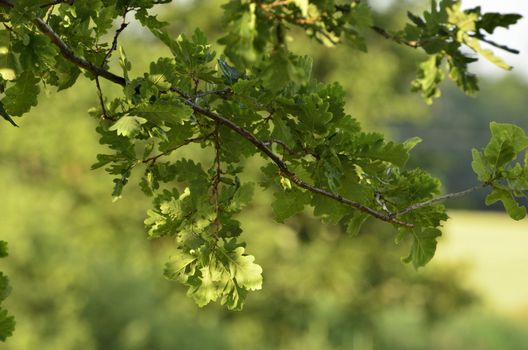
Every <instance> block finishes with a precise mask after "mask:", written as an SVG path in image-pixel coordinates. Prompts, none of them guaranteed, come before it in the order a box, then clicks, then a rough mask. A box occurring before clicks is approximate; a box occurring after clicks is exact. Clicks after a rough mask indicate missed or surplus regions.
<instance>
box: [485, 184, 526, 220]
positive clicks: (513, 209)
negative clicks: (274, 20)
mask: <svg viewBox="0 0 528 350" xmlns="http://www.w3.org/2000/svg"><path fill="white" fill-rule="evenodd" d="M498 201H501V202H502V204H503V205H504V209H506V212H507V213H508V215H509V216H510V217H511V218H512V219H513V220H517V221H519V220H522V219H524V218H525V217H526V208H525V207H523V206H521V205H519V204H518V203H517V201H516V200H515V197H514V196H513V194H512V193H511V192H510V191H508V190H506V189H502V188H497V187H494V188H493V190H492V191H491V193H490V194H489V195H488V196H487V197H486V205H492V204H493V203H495V202H498Z"/></svg>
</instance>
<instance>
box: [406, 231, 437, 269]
mask: <svg viewBox="0 0 528 350" xmlns="http://www.w3.org/2000/svg"><path fill="white" fill-rule="evenodd" d="M407 232H408V233H411V235H412V237H413V243H412V246H411V252H410V253H409V255H408V256H407V257H406V258H403V259H402V261H403V262H404V263H410V262H412V264H413V266H414V267H415V268H419V267H422V266H425V265H426V264H427V263H428V262H429V261H430V260H431V259H432V258H433V256H434V254H435V252H436V243H437V242H436V239H437V238H438V237H440V236H441V235H442V232H441V231H440V230H439V229H437V228H425V229H422V228H420V227H417V228H413V229H410V230H408V231H407Z"/></svg>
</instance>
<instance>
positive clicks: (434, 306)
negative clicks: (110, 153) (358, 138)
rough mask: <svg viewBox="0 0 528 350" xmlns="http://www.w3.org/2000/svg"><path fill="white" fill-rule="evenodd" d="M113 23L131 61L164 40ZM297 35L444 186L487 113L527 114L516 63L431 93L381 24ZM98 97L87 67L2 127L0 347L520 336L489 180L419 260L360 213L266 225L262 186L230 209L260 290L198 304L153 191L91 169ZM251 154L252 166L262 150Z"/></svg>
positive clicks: (371, 343)
mask: <svg viewBox="0 0 528 350" xmlns="http://www.w3.org/2000/svg"><path fill="white" fill-rule="evenodd" d="M398 3H399V4H400V5H401V3H400V2H398ZM407 6H409V5H407ZM385 10H386V12H384V13H379V14H378V16H379V18H378V20H379V21H380V22H382V23H384V24H385V25H386V26H387V27H389V28H390V27H392V28H398V27H400V26H401V21H402V20H403V19H404V12H403V11H404V9H403V8H400V7H399V6H398V4H396V5H393V7H389V8H385ZM204 13H206V14H207V16H205V15H203V14H204ZM160 16H161V17H162V18H164V19H166V20H168V21H170V22H171V23H173V24H172V26H171V30H172V31H173V32H174V33H175V34H176V33H179V32H181V31H185V32H190V31H192V30H193V29H194V28H195V27H200V28H202V29H203V30H204V31H205V32H206V33H207V34H208V35H209V37H210V38H211V39H212V40H214V39H217V38H218V37H219V36H220V34H221V33H222V27H221V23H220V17H221V10H220V8H219V6H218V2H217V1H213V0H211V1H205V0H204V1H184V2H182V1H179V2H175V3H174V6H172V7H168V8H166V9H165V10H164V11H163V12H162V13H160ZM123 38H124V40H125V41H124V42H123V44H124V46H125V48H126V51H127V53H128V56H129V58H130V59H131V61H132V62H133V64H134V71H135V73H136V74H141V72H142V71H144V70H145V67H147V66H148V63H149V62H150V61H151V60H155V59H157V57H158V56H160V55H168V53H167V52H166V51H164V50H163V49H162V48H161V47H160V46H159V45H158V44H157V43H156V41H155V40H154V39H153V38H152V37H150V36H148V35H147V34H146V33H145V32H143V31H141V30H140V29H139V28H137V27H131V28H129V29H127V32H126V34H125V35H124V36H123ZM292 38H293V39H292V42H291V43H290V46H291V48H292V49H293V50H297V51H300V52H302V53H308V54H310V55H313V56H314V58H315V67H314V69H315V74H316V76H317V78H318V79H321V80H323V81H326V82H330V81H335V80H337V81H339V82H340V83H341V84H342V85H343V86H344V87H345V90H346V91H347V92H348V96H349V104H348V108H349V112H350V113H351V114H352V115H353V116H355V117H356V118H358V119H360V120H361V121H362V122H363V124H364V125H365V127H366V128H368V129H372V130H381V131H384V132H387V133H389V135H391V137H392V138H394V139H398V140H399V139H404V138H406V137H408V136H415V135H418V136H421V137H423V138H424V143H423V144H422V145H420V146H419V147H418V148H417V149H416V152H415V156H414V158H413V160H412V162H411V164H410V166H422V167H425V168H426V169H428V170H429V171H431V172H432V173H433V174H435V175H436V176H439V177H441V178H442V180H443V181H444V184H445V186H446V190H447V191H456V190H461V189H464V188H465V187H467V186H471V185H473V184H474V182H475V178H474V176H473V175H472V173H471V168H470V164H469V163H470V161H469V157H470V148H471V147H474V146H477V147H481V146H483V145H484V144H485V143H486V142H487V140H488V138H489V133H488V131H487V125H488V122H489V121H490V120H496V121H503V122H506V121H508V122H515V123H517V124H519V125H521V126H523V127H525V128H526V127H528V118H526V110H528V100H527V99H526V98H525V96H526V91H528V90H527V86H526V83H525V82H524V81H523V80H522V79H521V78H518V77H516V76H514V75H510V76H508V77H506V78H496V79H494V80H489V79H488V80H484V81H483V82H482V92H481V94H479V96H478V97H477V98H469V97H466V96H464V95H462V94H460V93H459V92H458V91H457V90H456V89H455V88H453V87H452V86H450V85H448V84H447V85H446V86H445V88H444V97H443V99H441V100H440V101H439V102H437V103H436V104H435V105H434V106H433V107H432V108H428V107H426V106H425V104H424V103H423V101H421V100H420V98H419V97H418V96H415V95H412V94H411V93H409V81H410V80H411V79H412V76H413V74H414V69H415V62H416V59H419V58H420V56H419V54H418V53H416V52H410V51H409V50H407V49H405V48H404V49H402V48H398V47H395V46H394V45H391V44H390V43H386V42H383V41H381V40H380V39H379V38H377V37H371V38H370V37H369V42H370V49H369V50H370V52H369V54H362V53H358V52H356V51H353V50H352V49H350V48H347V47H346V46H341V47H338V48H334V49H327V48H323V47H321V46H319V45H317V44H315V43H312V42H309V41H308V40H307V39H305V38H304V37H303V36H302V35H299V34H298V33H295V32H294V33H292ZM145 48H148V50H146V49H145ZM219 50H220V48H219ZM103 88H104V89H105V91H107V92H108V93H109V94H112V88H113V87H111V86H109V85H106V84H104V85H103ZM44 90H45V89H44ZM96 104H97V99H96V94H95V86H94V83H93V82H90V81H88V80H87V79H81V80H80V81H79V82H78V83H77V84H76V86H75V87H74V88H73V89H70V90H68V91H65V92H61V93H58V94H57V93H55V92H53V91H48V90H46V91H45V92H44V93H43V94H42V95H41V97H40V103H39V106H38V107H37V108H35V109H34V110H33V111H32V112H31V114H30V115H27V116H26V117H25V118H23V119H21V120H20V121H19V123H20V126H21V127H20V128H19V129H14V128H12V127H10V126H9V125H8V124H7V123H3V124H2V125H0V183H1V184H2V185H1V190H0V199H1V201H0V213H1V214H0V239H2V240H7V241H8V242H9V247H10V256H9V258H8V259H3V260H4V261H2V265H1V266H0V268H1V269H2V270H5V272H6V273H7V274H8V275H9V277H10V279H11V282H12V286H13V292H12V295H11V296H10V297H9V298H8V299H7V303H6V307H7V308H8V309H9V310H10V311H11V313H13V314H14V315H15V316H16V318H17V329H16V332H15V334H14V336H13V337H12V338H9V339H8V341H7V343H6V344H2V349H7V350H14V349H17V350H26V349H39V350H48V349H50V350H51V349H53V350H57V349H59V350H70V349H71V350H74V349H75V350H77V349H83V350H84V349H87V350H89V349H105V350H106V349H108V350H120V349H123V350H124V349H126V350H129V349H130V350H132V349H138V350H139V349H141V350H147V349H148V350H150V349H152V350H158V349H159V350H166V349H292V350H293V349H303V350H309V349H359V350H363V349H365V350H367V349H468V348H471V349H526V348H528V345H527V344H528V322H527V321H528V282H527V281H526V276H527V275H528V274H527V272H528V271H527V266H528V255H526V253H525V250H523V248H524V247H526V245H527V243H528V235H527V234H526V233H527V231H528V226H527V223H526V221H524V222H520V223H513V222H511V221H509V220H507V219H505V216H504V215H502V214H498V213H494V212H490V211H487V212H482V211H481V210H483V209H485V208H483V207H482V204H481V203H483V201H482V198H483V196H484V195H485V193H481V194H476V195H475V196H471V197H468V198H465V199H464V200H462V201H458V202H454V203H449V204H450V205H452V206H456V207H457V208H462V209H465V210H473V211H453V212H452V216H453V218H452V219H451V221H449V223H448V224H447V226H446V230H445V239H443V240H442V241H441V242H440V244H439V249H438V256H437V258H436V260H435V261H434V262H433V263H431V264H430V265H429V266H427V267H426V268H424V269H421V270H420V271H418V272H417V271H415V270H413V269H412V268H411V267H409V266H406V265H403V264H401V263H400V261H399V258H400V256H402V255H404V254H405V252H406V251H407V249H408V247H407V246H405V245H403V246H401V247H398V246H395V245H394V242H393V235H394V232H393V231H392V230H391V228H390V227H388V226H386V225H384V224H381V223H378V222H375V221H372V220H371V221H368V222H367V224H366V226H365V227H364V229H363V230H362V233H361V235H360V237H358V238H350V237H347V236H346V234H344V233H343V229H342V228H341V227H338V226H327V225H323V224H321V223H319V222H318V221H317V220H314V219H312V218H311V216H310V213H309V212H308V211H307V212H306V213H304V214H302V215H299V216H297V217H296V218H293V219H291V220H289V221H288V222H287V224H285V225H282V224H276V223H274V222H273V220H272V215H271V210H270V195H269V194H268V193H264V192H261V191H260V192H258V191H257V193H256V198H255V201H254V203H253V204H252V205H251V206H250V208H248V209H247V210H245V211H244V212H243V213H242V214H241V215H240V220H241V221H242V223H243V228H244V231H245V232H244V236H245V238H246V239H247V241H248V247H249V250H250V253H251V254H253V255H255V256H256V258H257V261H258V263H259V264H260V265H262V267H263V268H264V289H263V290H262V291H259V292H257V293H253V294H252V295H251V296H250V297H249V298H248V300H247V303H246V308H245V309H244V311H242V312H228V311H225V310H224V309H223V308H222V307H219V306H217V305H210V306H207V307H206V308H204V309H198V308H197V307H196V306H195V305H194V304H193V303H192V301H190V300H189V299H188V298H187V297H186V296H185V289H184V288H183V287H182V286H180V285H179V284H177V283H173V282H169V281H167V280H165V279H164V278H163V277H162V268H163V263H164V262H165V261H166V260H167V258H168V256H169V255H170V254H171V250H172V249H173V246H172V242H171V241H170V240H169V239H167V240H164V241H148V240H147V239H146V234H145V231H144V230H143V223H142V222H143V219H144V217H145V212H146V209H147V208H149V205H150V203H149V201H150V200H149V198H146V197H145V196H144V195H143V194H141V193H140V192H139V190H138V188H137V186H136V184H137V182H138V179H137V178H136V179H135V180H132V181H131V184H130V185H129V186H128V187H127V188H126V189H125V193H124V198H123V199H122V200H120V201H118V202H116V203H112V200H111V196H110V193H111V187H112V181H111V178H110V177H109V176H107V175H106V174H105V173H104V172H103V171H90V170H89V169H90V165H91V164H92V163H94V162H95V155H96V154H97V153H100V152H103V151H104V149H103V148H102V146H100V145H99V144H98V140H97V135H96V133H95V132H94V128H95V125H96V121H95V120H92V119H91V118H90V117H89V116H88V114H87V110H88V109H89V108H90V107H92V106H94V105H96ZM178 156H186V157H193V158H195V159H198V160H199V159H200V157H201V156H202V155H201V154H200V153H197V152H193V151H192V150H184V151H182V152H180V153H179V154H178ZM247 163H248V164H247V165H248V172H247V176H248V177H253V178H256V179H257V180H258V179H259V177H260V176H261V175H260V174H259V170H258V166H259V159H257V158H254V159H249V160H248V161H247ZM475 210H480V211H475Z"/></svg>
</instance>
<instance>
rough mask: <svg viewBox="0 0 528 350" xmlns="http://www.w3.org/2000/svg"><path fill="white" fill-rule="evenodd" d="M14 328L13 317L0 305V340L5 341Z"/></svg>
mask: <svg viewBox="0 0 528 350" xmlns="http://www.w3.org/2000/svg"><path fill="white" fill-rule="evenodd" d="M14 330H15V318H14V317H13V316H10V315H9V314H8V313H7V310H5V309H3V308H1V307H0V341H5V340H6V339H7V338H8V337H10V336H11V335H12V334H13V331H14Z"/></svg>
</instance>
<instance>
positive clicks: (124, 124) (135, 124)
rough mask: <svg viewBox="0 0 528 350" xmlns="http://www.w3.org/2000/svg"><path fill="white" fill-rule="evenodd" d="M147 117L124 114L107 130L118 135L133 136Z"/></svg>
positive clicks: (145, 121)
mask: <svg viewBox="0 0 528 350" xmlns="http://www.w3.org/2000/svg"><path fill="white" fill-rule="evenodd" d="M145 123H147V119H145V118H141V117H133V116H124V117H121V118H120V119H119V120H118V121H116V122H115V123H114V124H113V125H112V126H111V127H110V128H109V129H108V130H111V131H115V132H117V134H118V135H121V136H125V137H129V138H133V137H134V136H136V135H137V134H138V133H139V132H140V131H141V125H143V124H145Z"/></svg>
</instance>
